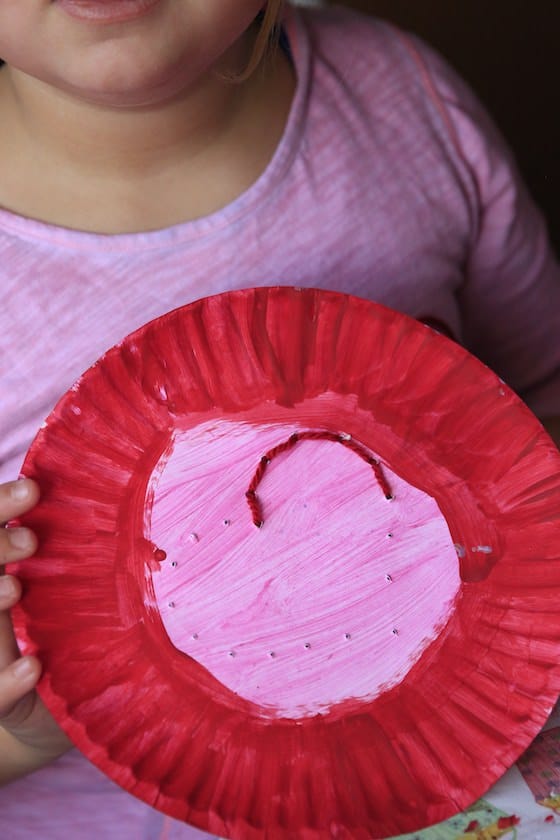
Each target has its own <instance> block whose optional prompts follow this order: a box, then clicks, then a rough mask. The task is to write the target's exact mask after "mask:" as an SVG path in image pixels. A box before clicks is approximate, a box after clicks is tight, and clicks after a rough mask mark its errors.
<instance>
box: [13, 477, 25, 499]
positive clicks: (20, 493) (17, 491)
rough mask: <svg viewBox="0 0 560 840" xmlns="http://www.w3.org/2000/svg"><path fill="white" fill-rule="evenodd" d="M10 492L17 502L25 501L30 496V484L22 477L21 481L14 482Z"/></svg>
mask: <svg viewBox="0 0 560 840" xmlns="http://www.w3.org/2000/svg"><path fill="white" fill-rule="evenodd" d="M10 494H11V497H12V499H14V500H15V501H16V502H23V501H25V499H27V498H28V496H29V485H28V483H27V482H26V481H25V479H22V478H20V480H19V481H14V483H13V484H12V487H11V490H10Z"/></svg>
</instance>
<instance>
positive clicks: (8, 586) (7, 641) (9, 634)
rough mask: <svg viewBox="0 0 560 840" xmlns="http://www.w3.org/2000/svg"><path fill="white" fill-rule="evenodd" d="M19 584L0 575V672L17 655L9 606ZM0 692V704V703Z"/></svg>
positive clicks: (16, 594)
mask: <svg viewBox="0 0 560 840" xmlns="http://www.w3.org/2000/svg"><path fill="white" fill-rule="evenodd" d="M20 596H21V585H20V583H19V581H18V580H17V579H16V578H14V577H11V576H9V575H3V576H2V577H0V672H1V671H3V670H4V669H5V668H7V667H8V666H9V665H12V664H13V662H14V661H15V660H16V659H18V657H19V650H18V647H17V644H16V640H15V636H14V631H13V627H12V621H11V618H10V613H9V612H8V610H9V609H11V607H13V606H14V604H16V603H17V602H18V601H19V598H20ZM1 702H2V701H1V694H0V705H1Z"/></svg>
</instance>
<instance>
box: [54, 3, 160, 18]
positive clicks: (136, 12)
mask: <svg viewBox="0 0 560 840" xmlns="http://www.w3.org/2000/svg"><path fill="white" fill-rule="evenodd" d="M55 2H56V5H57V6H59V7H60V8H61V9H62V10H63V11H64V12H66V13H67V14H68V15H70V16H71V17H73V18H77V19H78V20H82V21H85V22H88V23H123V22H125V21H129V20H134V19H135V18H138V17H142V16H143V15H145V14H148V13H149V12H150V11H152V9H154V8H155V7H156V6H158V5H159V4H160V3H161V2H162V0H55Z"/></svg>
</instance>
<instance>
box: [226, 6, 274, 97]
mask: <svg viewBox="0 0 560 840" xmlns="http://www.w3.org/2000/svg"><path fill="white" fill-rule="evenodd" d="M283 5H284V0H268V2H267V3H266V5H265V7H264V9H263V10H262V12H261V13H260V14H259V17H258V20H259V23H260V32H259V34H258V36H257V40H256V42H255V47H254V49H253V54H252V56H251V59H250V61H249V64H248V65H247V67H246V69H245V70H244V71H243V73H241V74H239V75H238V76H235V77H234V79H233V81H236V82H244V81H245V80H246V79H248V78H249V76H251V75H252V73H254V71H255V70H256V69H257V67H258V66H259V64H260V63H261V61H262V60H263V59H265V58H266V56H267V54H268V53H269V51H270V50H271V49H273V48H274V46H275V44H276V43H277V41H278V37H279V35H280V27H279V26H278V21H279V20H280V13H281V11H282V6H283Z"/></svg>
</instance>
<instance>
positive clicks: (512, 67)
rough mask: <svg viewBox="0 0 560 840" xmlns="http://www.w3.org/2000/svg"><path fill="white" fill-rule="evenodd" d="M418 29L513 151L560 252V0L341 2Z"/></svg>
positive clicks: (367, 0) (349, 0)
mask: <svg viewBox="0 0 560 840" xmlns="http://www.w3.org/2000/svg"><path fill="white" fill-rule="evenodd" d="M338 2H343V3H344V5H346V6H352V7H354V8H356V9H360V10H362V11H365V12H369V13H370V14H376V15H378V16H380V17H384V18H387V19H388V20H392V21H393V22H395V23H397V24H399V25H400V26H402V27H404V28H406V29H412V30H413V31H415V32H417V33H418V34H419V35H421V36H422V37H423V38H425V39H426V40H427V41H429V42H430V43H431V44H432V45H433V46H435V47H436V48H437V49H439V51H440V52H441V53H442V54H443V55H444V56H445V57H446V58H447V59H448V60H449V61H450V62H451V63H452V64H453V65H454V67H455V68H456V69H457V70H459V72H460V73H461V74H462V75H463V77H464V78H465V79H467V80H468V81H469V82H470V84H471V85H472V87H473V88H474V89H475V90H476V92H477V93H478V95H479V97H480V98H481V99H482V101H483V102H484V103H485V105H486V106H487V107H488V109H489V110H490V112H491V113H492V114H493V116H494V118H495V120H496V121H497V123H498V125H499V126H500V128H501V129H502V131H503V133H504V134H505V135H506V137H507V139H508V141H509V143H510V145H511V146H512V148H513V149H514V151H515V153H516V156H517V160H518V162H519V165H520V167H521V170H522V172H523V174H524V176H525V180H526V181H527V183H528V184H529V187H530V189H531V192H532V193H533V196H534V197H535V199H536V200H537V202H538V203H539V204H540V206H541V207H542V208H543V210H544V211H545V213H546V215H547V218H548V222H549V227H550V233H551V237H552V239H553V241H554V243H555V245H556V249H557V251H558V252H559V253H560V0H338Z"/></svg>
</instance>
